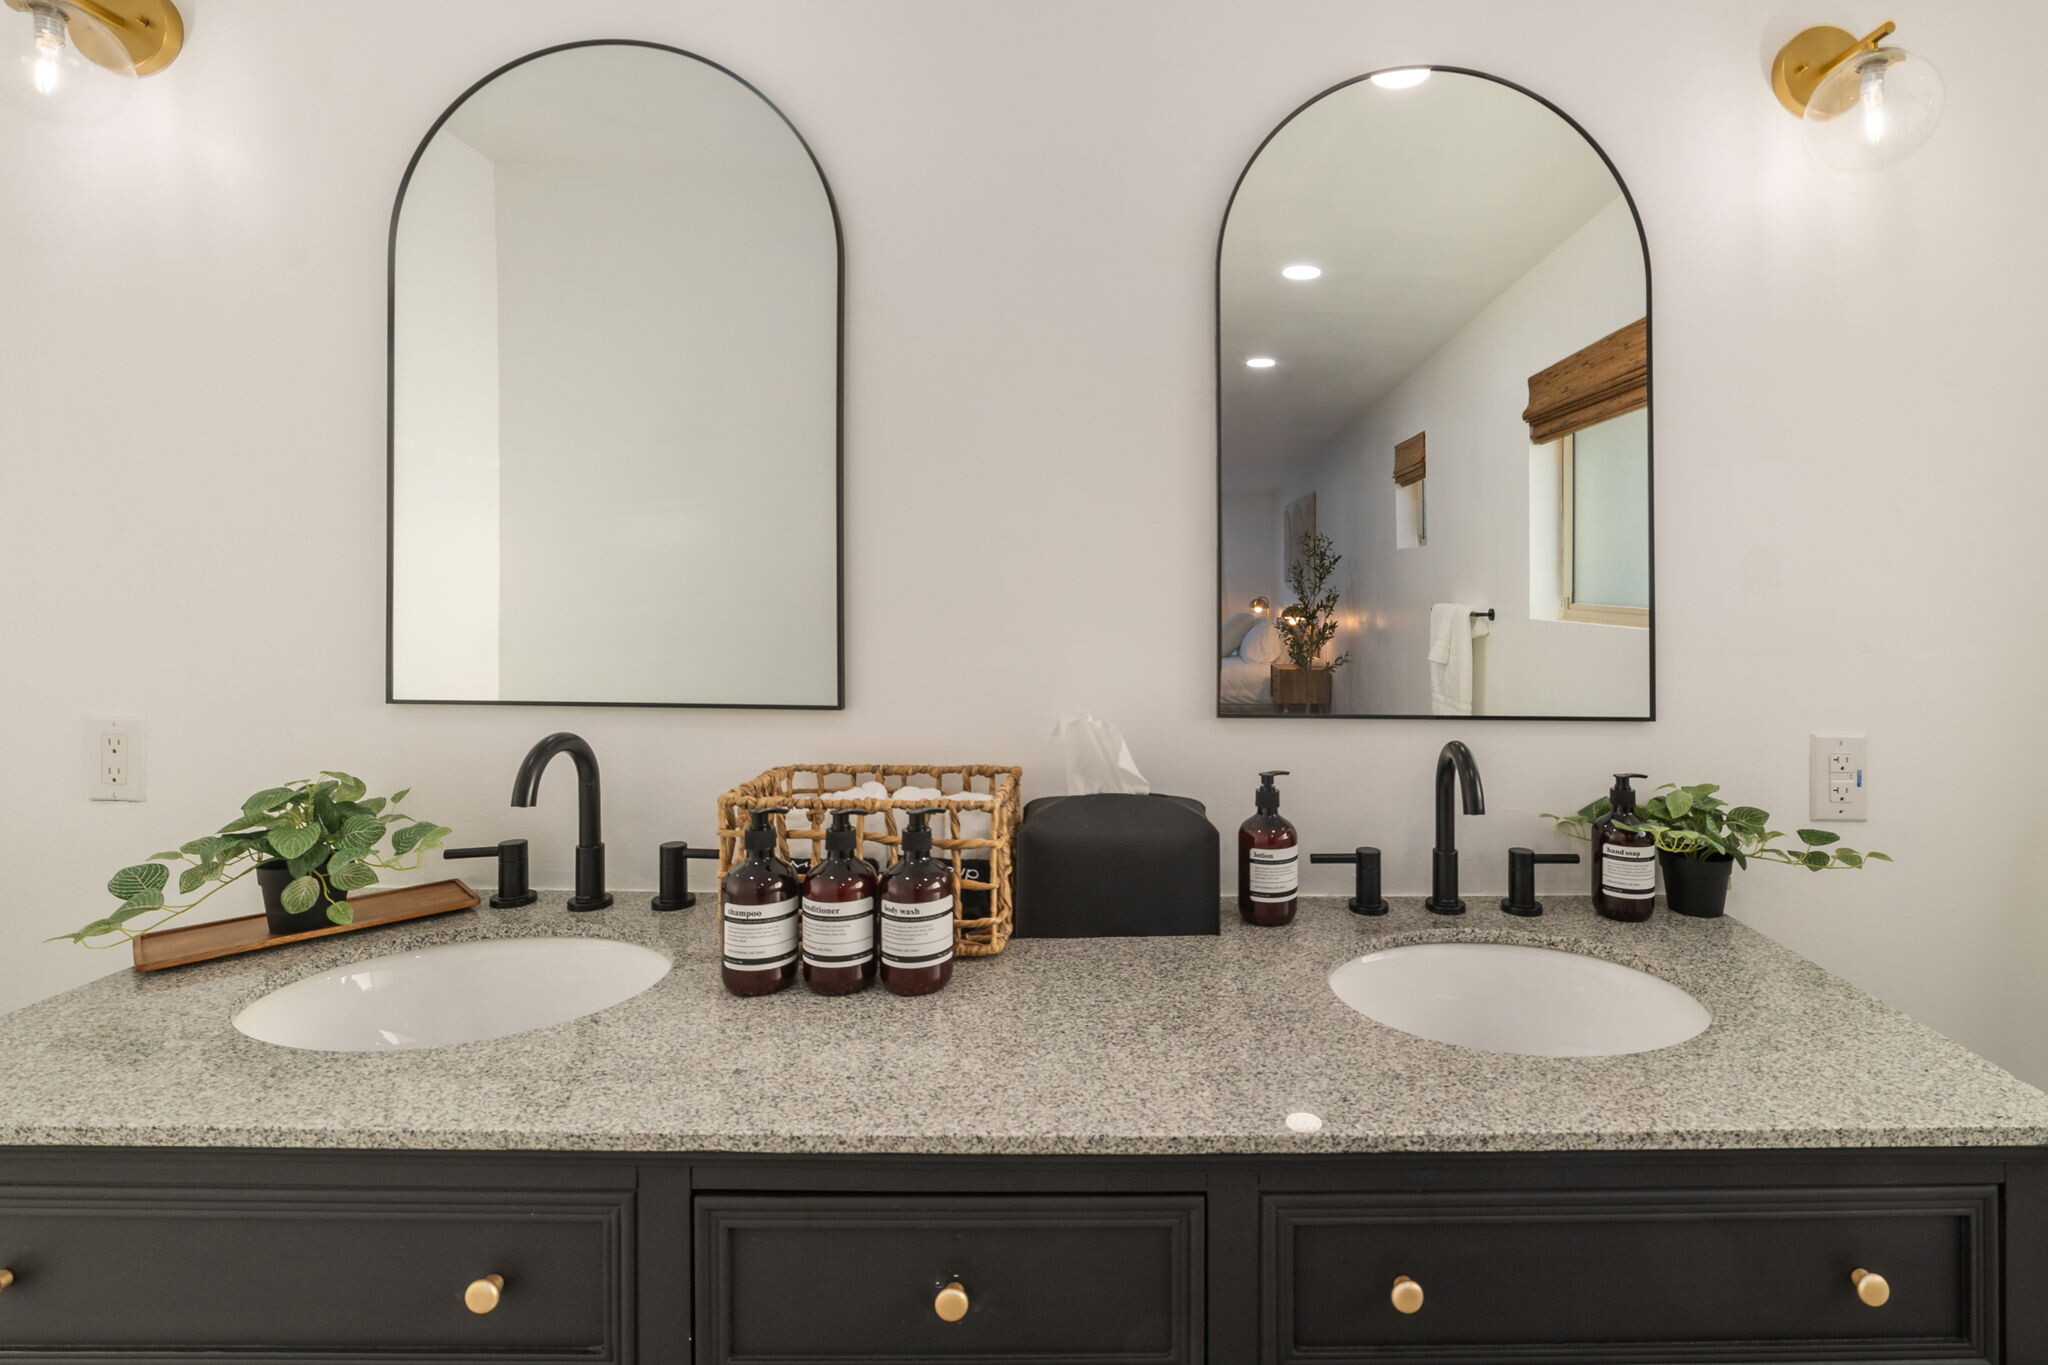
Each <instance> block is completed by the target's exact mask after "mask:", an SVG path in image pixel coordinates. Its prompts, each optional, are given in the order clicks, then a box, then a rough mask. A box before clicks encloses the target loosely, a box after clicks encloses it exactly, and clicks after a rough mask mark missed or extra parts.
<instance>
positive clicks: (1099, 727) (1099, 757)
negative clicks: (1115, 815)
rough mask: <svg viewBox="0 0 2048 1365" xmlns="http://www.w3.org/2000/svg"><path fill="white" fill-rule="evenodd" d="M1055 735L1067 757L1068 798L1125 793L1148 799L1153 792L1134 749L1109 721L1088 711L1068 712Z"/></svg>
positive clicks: (1062, 717)
mask: <svg viewBox="0 0 2048 1365" xmlns="http://www.w3.org/2000/svg"><path fill="white" fill-rule="evenodd" d="M1052 736H1053V738H1054V739H1055V740H1057V741H1058V742H1059V746H1060V748H1061V749H1062V750H1063V751H1065V753H1066V756H1067V793H1068V795H1070V796H1086V795H1089V794H1091V793H1094V792H1123V793H1126V794H1129V795H1132V796H1145V795H1147V794H1149V793H1150V792H1151V790H1152V784H1151V783H1150V782H1148V781H1146V780H1145V774H1143V773H1141V772H1139V771H1138V764H1137V761H1136V760H1134V759H1133V758H1132V757H1131V746H1130V745H1128V744H1126V743H1124V737H1123V733H1122V732H1121V731H1119V730H1118V729H1117V728H1116V727H1115V726H1114V725H1111V724H1110V723H1109V722H1108V721H1105V720H1097V719H1095V717H1093V716H1091V715H1089V714H1088V713H1087V712H1086V711H1069V712H1067V713H1066V714H1065V715H1063V716H1061V717H1060V718H1059V723H1058V724H1056V725H1054V726H1053V728H1052Z"/></svg>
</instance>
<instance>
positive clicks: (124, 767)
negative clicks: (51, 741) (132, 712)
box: [85, 716, 149, 801]
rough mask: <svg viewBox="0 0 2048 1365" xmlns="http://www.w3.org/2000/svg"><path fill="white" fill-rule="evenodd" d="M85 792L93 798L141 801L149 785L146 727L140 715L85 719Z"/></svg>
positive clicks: (147, 732)
mask: <svg viewBox="0 0 2048 1365" xmlns="http://www.w3.org/2000/svg"><path fill="white" fill-rule="evenodd" d="M85 737H86V747H87V756H88V759H89V761H90V762H91V764H92V767H91V768H90V769H89V770H88V773H89V779H90V780H89V785H88V787H87V794H88V795H89V796H90V797H91V798H92V799H93V800H95V801H141V800H144V799H146V798H147V795H148V789H149V783H148V778H149V767H148V748H149V746H148V743H147V741H148V738H149V727H148V726H147V725H146V724H144V722H143V719H142V717H140V716H92V717H89V718H88V719H87V720H86V723H85Z"/></svg>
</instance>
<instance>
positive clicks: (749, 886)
mask: <svg viewBox="0 0 2048 1365" xmlns="http://www.w3.org/2000/svg"><path fill="white" fill-rule="evenodd" d="M787 813H788V810H787V808H786V807H775V808H771V809H763V810H757V811H755V812H754V813H753V818H752V820H751V821H749V823H748V825H747V832H746V836H745V838H746V849H747V857H746V861H745V862H742V863H741V864H739V865H738V866H737V867H735V868H733V870H732V871H730V872H728V873H726V874H725V882H724V885H723V887H722V892H723V894H722V895H721V896H720V897H719V900H720V903H721V912H720V913H721V915H722V918H723V925H722V928H723V931H724V932H723V933H722V935H721V941H720V951H721V954H722V956H721V957H720V963H719V965H720V970H721V973H722V975H723V976H724V977H725V988H726V989H727V990H729V991H731V992H732V993H733V994H734V995H773V994H774V993H775V992H777V991H779V990H781V989H782V988H783V987H784V986H787V985H788V984H789V983H790V982H792V981H794V980H796V936H797V926H798V923H799V921H800V918H801V914H800V911H801V907H802V903H803V896H802V883H800V882H799V881H798V880H797V875H796V869H795V868H793V867H791V866H790V865H789V864H788V863H786V862H784V861H782V859H780V858H778V857H776V856H775V827H774V826H773V825H771V824H769V823H768V817H769V816H771V815H785V814H787Z"/></svg>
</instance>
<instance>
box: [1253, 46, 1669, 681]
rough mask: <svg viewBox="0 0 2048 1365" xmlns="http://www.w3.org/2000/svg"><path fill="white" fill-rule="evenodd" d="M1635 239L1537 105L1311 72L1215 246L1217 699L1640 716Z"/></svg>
mask: <svg viewBox="0 0 2048 1365" xmlns="http://www.w3.org/2000/svg"><path fill="white" fill-rule="evenodd" d="M1649 295H1650V273H1649V252H1648V248H1647V245H1646V243H1645V240H1644V237H1643V233H1642V227H1641V223H1640V220H1639V218H1638V216H1637V214H1636V210H1635V205H1634V202H1633V200H1632V199H1631V198H1630V197H1629V193H1628V190H1627V188H1626V186H1624V185H1623V184H1622V181H1621V178H1620V176H1619V174H1618V173H1617V172H1616V171H1615V168H1614V166H1613V164H1612V163H1611V162H1610V161H1609V160H1608V159H1607V156H1606V154H1605V153H1604V152H1602V151H1601V149H1600V148H1599V147H1598V146H1597V145H1596V144H1595V143H1594V142H1593V141H1592V139H1591V138H1590V137H1588V136H1587V134H1586V132H1585V130H1584V129H1582V128H1581V127H1579V125H1578V124H1576V123H1574V122H1573V121H1572V120H1571V119H1570V118H1569V117H1568V116H1566V115H1565V114H1564V113H1563V112H1562V111H1561V110H1559V109H1558V108H1557V107H1556V106H1555V105H1553V104H1551V103H1549V102H1548V101H1546V100H1544V99H1541V98H1540V97H1538V96H1536V95H1533V94H1531V93H1530V92H1529V91H1526V90H1524V89H1522V88H1521V87H1519V86H1516V85H1514V84H1511V83H1509V82H1507V81H1503V80H1500V79H1498V78H1496V77H1492V76H1488V75H1485V74H1483V73H1480V72H1475V71H1464V70H1458V69H1455V68H1446V67H1434V68H1430V67H1412V68H1403V69H1400V70H1390V71H1382V72H1377V73H1374V74H1372V75H1370V76H1362V77H1359V78H1358V79H1356V80H1353V81H1348V82H1346V83H1344V84H1342V85H1339V86H1336V87H1334V88H1333V89H1330V90H1327V91H1325V92H1324V93H1323V94H1321V95H1318V96H1317V97H1316V98H1314V99H1313V100H1310V101H1309V102H1308V103H1307V104H1304V105H1303V106H1301V108H1299V109H1297V110H1296V111H1295V112H1294V113H1293V114H1291V115H1290V116H1289V117H1288V118H1287V119H1286V120H1285V121H1284V122H1282V123H1281V125H1280V126H1279V127H1278V128H1277V129H1275V130H1274V131H1273V132H1272V133H1271V134H1270V135H1269V136H1268V137H1267V138H1266V140H1265V142H1264V143H1263V144H1262V145H1261V146H1260V148H1259V149H1258V152H1257V154H1256V155H1255V156H1254V157H1253V158H1252V160H1251V162H1250V164H1249V165H1248V166H1247V167H1246V168H1245V171H1244V174H1243V175H1242V176H1241V177H1240V178H1239V180H1238V183H1237V187H1236V190H1235V192H1234V193H1233V194H1232V196H1231V200H1230V205H1229V208H1228V209H1227V211H1226V213H1225V216H1224V222H1223V230H1222V235H1221V239H1220V242H1219V245H1218V249H1217V265H1216V338H1217V353H1216V384H1217V472H1218V479H1217V493H1218V508H1217V528H1218V542H1219V544H1218V553H1217V588H1218V609H1217V617H1218V620H1219V622H1220V640H1219V646H1220V647H1219V650H1218V659H1219V662H1218V663H1217V665H1216V668H1217V673H1216V681H1217V711H1218V714H1219V715H1224V716H1352V717H1410V716H1421V717H1427V716H1470V717H1475V718H1487V719H1580V720H1648V719H1651V718H1653V717H1654V715H1655V678H1656V671H1655V660H1656V651H1655V599H1654V593H1653V585H1654V574H1653V537H1652V513H1651V488H1652V480H1651V439H1650V434H1651V406H1650V355H1651V350H1650V316H1649V312H1650V309H1649Z"/></svg>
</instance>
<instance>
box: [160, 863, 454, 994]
mask: <svg viewBox="0 0 2048 1365" xmlns="http://www.w3.org/2000/svg"><path fill="white" fill-rule="evenodd" d="M480 899H481V897H479V896H478V895H477V894H476V892H474V891H472V890H470V889H469V883H467V882H465V881H463V880H461V879H460V878H457V877H450V878H449V879H448V880H447V881H444V882H427V883H425V884H424V885H421V886H401V887H397V888H395V889H393V890H390V891H371V892H369V893H367V894H365V895H360V896H350V897H349V898H348V903H349V905H350V907H351V908H353V909H354V910H355V912H356V918H355V922H354V923H353V924H330V925H328V926H327V927H326V928H325V929H308V930H307V931H306V932H305V933H303V934H273V933H271V932H270V922H269V920H267V919H265V918H264V917H263V916H262V915H245V916H243V917H242V918H240V919H222V920H215V921H214V922H213V923H211V924H193V925H186V926H182V927H180V928H177V929H158V930H155V931H153V932H151V933H147V934H143V935H141V936H140V937H138V938H137V939H136V940H135V942H134V945H133V946H134V948H135V970H136V971H138V972H160V971H162V970H163V969H164V968H166V967H183V966H185V965H186V964H188V963H192V962H207V961H211V960H212V959H214V958H217V957H233V956H234V955H235V954H237V953H253V952H255V951H256V950H257V949H258V948H275V947H277V946H278V945H279V944H280V943H300V942H303V941H304V940H306V939H309V938H326V937H327V936H328V935H330V934H346V933H348V932H350V931H351V930H355V929H375V928H377V927H378V926H379V925H383V924H402V923H404V922H405V921H406V920H409V919H425V918H426V917H427V916H429V915H445V914H448V913H449V912H450V911H454V910H467V909H469V908H470V907H471V906H473V905H475V904H476V903H477V901H478V900H480Z"/></svg>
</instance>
